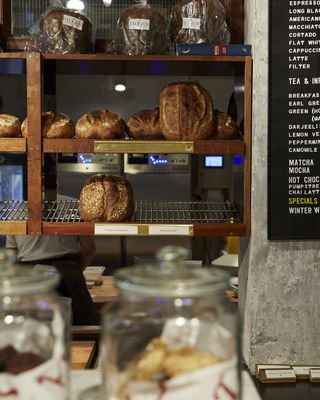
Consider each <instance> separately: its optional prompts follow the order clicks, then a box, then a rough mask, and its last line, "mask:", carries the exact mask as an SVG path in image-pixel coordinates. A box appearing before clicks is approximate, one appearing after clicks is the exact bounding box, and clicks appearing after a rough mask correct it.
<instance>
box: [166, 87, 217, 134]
mask: <svg viewBox="0 0 320 400" xmlns="http://www.w3.org/2000/svg"><path fill="white" fill-rule="evenodd" d="M214 121H215V114H214V108H213V103H212V99H211V96H210V94H209V93H208V92H207V90H206V89H205V88H203V87H202V86H200V85H199V84H198V83H192V82H178V83H171V84H169V85H167V86H165V87H164V88H163V89H162V90H161V92H160V129H161V132H162V134H163V136H164V137H165V138H166V139H168V140H201V139H208V138H210V136H212V134H213V130H214Z"/></svg>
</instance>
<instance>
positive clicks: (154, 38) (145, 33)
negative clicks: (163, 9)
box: [115, 0, 170, 55]
mask: <svg viewBox="0 0 320 400" xmlns="http://www.w3.org/2000/svg"><path fill="white" fill-rule="evenodd" d="M169 49H170V40H169V35H168V28H167V24H166V21H165V19H164V17H163V16H162V15H161V14H160V13H159V12H158V11H157V10H155V9H153V8H152V7H151V6H150V4H148V3H147V1H144V0H140V1H136V2H135V4H134V5H132V6H131V7H129V8H127V9H125V10H124V11H123V12H122V13H121V15H120V17H119V20H118V22H117V27H116V33H115V50H116V52H117V53H120V54H128V55H146V54H166V53H168V52H169Z"/></svg>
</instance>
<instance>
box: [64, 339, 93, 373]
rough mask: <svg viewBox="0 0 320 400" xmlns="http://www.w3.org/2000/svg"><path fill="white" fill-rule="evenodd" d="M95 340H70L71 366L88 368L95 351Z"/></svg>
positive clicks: (73, 367)
mask: <svg viewBox="0 0 320 400" xmlns="http://www.w3.org/2000/svg"><path fill="white" fill-rule="evenodd" d="M95 346H96V342H95V341H93V340H92V341H91V340H90V341H89V340H88V341H72V342H71V354H70V356H71V368H72V369H87V368H90V366H91V365H90V364H91V360H92V357H93V354H94V351H95Z"/></svg>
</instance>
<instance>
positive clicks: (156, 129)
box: [128, 108, 164, 140]
mask: <svg viewBox="0 0 320 400" xmlns="http://www.w3.org/2000/svg"><path fill="white" fill-rule="evenodd" d="M128 135H129V136H130V137H131V138H132V139H136V140H160V139H164V137H163V135H162V133H161V130H160V122H159V108H156V109H154V110H141V111H139V112H137V113H135V114H133V115H132V116H131V117H130V119H129V121H128Z"/></svg>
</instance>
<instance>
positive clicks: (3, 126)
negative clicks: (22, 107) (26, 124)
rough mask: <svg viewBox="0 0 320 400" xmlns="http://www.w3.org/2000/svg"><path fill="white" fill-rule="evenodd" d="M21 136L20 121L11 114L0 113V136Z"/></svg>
mask: <svg viewBox="0 0 320 400" xmlns="http://www.w3.org/2000/svg"><path fill="white" fill-rule="evenodd" d="M19 136H21V122H20V120H19V118H17V117H15V116H14V115H11V114H6V113H0V137H19Z"/></svg>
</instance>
